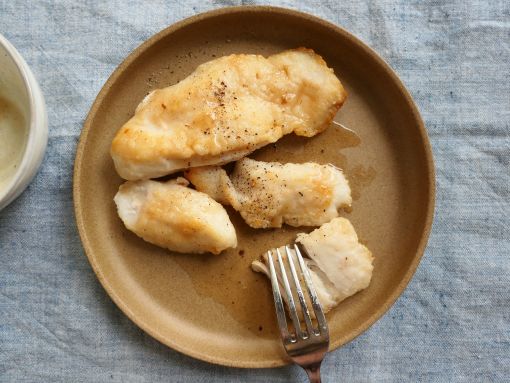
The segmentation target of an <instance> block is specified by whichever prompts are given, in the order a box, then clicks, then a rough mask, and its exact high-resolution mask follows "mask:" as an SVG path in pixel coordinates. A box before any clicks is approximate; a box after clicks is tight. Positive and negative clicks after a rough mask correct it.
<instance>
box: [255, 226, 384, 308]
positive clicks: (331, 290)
mask: <svg viewBox="0 0 510 383" xmlns="http://www.w3.org/2000/svg"><path fill="white" fill-rule="evenodd" d="M296 242H299V243H301V244H302V245H303V246H304V247H305V249H306V251H307V253H308V255H309V257H310V258H305V264H306V267H307V268H308V271H309V273H310V277H311V278H312V283H313V286H314V287H315V290H316V292H317V297H318V298H319V301H320V303H321V306H322V308H323V310H324V312H327V311H329V310H331V309H332V308H333V307H335V306H336V305H338V304H339V303H340V302H341V301H343V300H344V299H346V298H348V297H350V296H351V295H354V294H356V293H357V292H358V291H361V290H363V289H365V288H367V287H368V285H369V284H370V280H371V279H372V271H373V269H374V266H373V259H374V257H373V256H372V253H371V252H370V250H368V249H367V248H366V247H365V246H364V245H362V244H361V243H359V242H358V236H357V235H356V232H355V231H354V227H353V226H352V225H351V223H350V222H349V221H348V220H347V219H345V218H340V217H338V218H335V219H333V220H332V221H331V222H328V223H325V224H324V225H322V226H321V227H320V228H318V229H316V230H314V231H312V232H311V233H310V234H304V233H302V234H298V236H297V239H296ZM280 253H281V254H282V255H284V256H285V257H286V252H285V249H284V247H281V248H280ZM303 255H305V254H303ZM291 256H292V257H293V260H294V265H298V262H297V260H296V258H295V254H294V252H293V251H292V252H291ZM285 261H286V260H285ZM297 267H299V266H297ZM252 269H253V270H254V271H257V272H261V273H264V274H266V275H267V276H268V277H270V273H269V268H268V263H267V255H266V254H264V255H263V256H262V257H261V259H260V260H256V261H254V262H253V263H252Z"/></svg>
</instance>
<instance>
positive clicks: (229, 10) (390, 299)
mask: <svg viewBox="0 0 510 383" xmlns="http://www.w3.org/2000/svg"><path fill="white" fill-rule="evenodd" d="M267 12H269V13H276V14H278V15H282V16H291V17H295V18H300V19H303V20H307V21H311V22H313V23H316V24H320V25H322V26H324V27H326V28H328V29H331V30H333V31H334V32H335V33H338V34H340V35H342V36H343V37H344V38H345V39H347V40H349V41H351V42H353V43H354V44H355V45H357V46H358V47H359V48H360V49H361V50H362V51H364V52H365V53H366V54H367V55H368V56H370V57H371V58H372V59H373V60H374V61H375V62H376V63H377V64H378V65H380V66H381V68H383V69H384V71H385V72H386V73H387V74H388V76H390V78H391V80H392V81H393V82H394V83H395V85H396V86H397V87H398V89H399V91H400V92H401V93H402V95H403V96H404V98H405V100H406V102H407V103H408V105H409V107H410V111H411V113H412V115H413V117H414V119H415V120H416V122H417V126H418V129H419V135H420V138H421V140H422V142H423V147H424V151H425V160H426V164H427V175H428V177H427V181H428V182H427V183H428V185H429V187H428V201H427V202H428V205H427V208H426V216H425V219H424V228H423V233H422V236H421V238H420V241H419V243H418V246H417V250H416V255H415V257H414V258H413V259H412V261H411V263H410V265H409V267H408V269H407V271H406V273H405V275H404V277H403V278H402V279H401V280H400V282H399V284H398V285H397V287H396V288H395V289H394V290H393V292H392V293H391V294H389V295H388V296H387V297H386V299H385V300H384V302H383V303H382V304H381V305H380V306H379V308H378V309H377V310H376V311H374V313H372V315H370V316H369V319H368V320H366V321H365V322H364V323H363V324H361V325H359V326H358V327H356V328H355V329H353V330H352V331H350V333H349V334H347V335H346V336H344V337H341V338H339V339H337V340H335V341H334V342H332V343H331V344H330V349H329V350H330V351H333V350H335V349H337V348H339V347H340V346H342V345H344V344H346V343H348V342H350V341H352V340H353V339H354V338H356V337H357V336H359V335H361V334H362V333H363V332H365V331H366V330H367V329H368V328H369V327H370V326H372V325H373V324H374V323H375V322H376V321H377V320H379V319H380V318H381V317H382V316H383V315H384V314H385V313H386V312H387V311H388V310H389V309H390V308H391V306H393V304H394V303H395V302H396V300H397V299H398V297H399V296H400V295H401V294H402V293H403V291H404V290H405V288H406V287H407V285H408V284H409V282H410V280H411V278H412V277H413V275H414V273H415V271H416V269H417V267H418V265H419V263H420V260H421V258H422V256H423V254H424V251H425V248H426V245H427V242H428V238H429V235H430V231H431V228H432V221H433V218H434V207H435V192H436V190H435V189H436V186H435V169H434V160H433V155H432V149H431V145H430V141H429V138H428V135H427V130H426V128H425V124H424V123H423V120H422V118H421V116H420V113H419V111H418V107H417V106H416V104H415V102H414V100H413V98H412V96H411V95H410V93H409V91H408V90H407V89H406V88H405V86H404V84H403V82H402V80H400V78H399V77H398V75H397V74H396V73H395V71H394V70H393V69H392V68H391V67H390V65H389V64H388V63H386V61H384V59H382V58H381V57H380V56H379V55H378V54H377V53H376V52H375V51H374V50H373V49H372V48H370V47H369V46H368V45H367V44H366V43H365V42H363V41H362V40H361V39H359V38H357V37H356V36H354V35H353V34H351V33H350V32H348V31H347V30H345V29H343V28H342V27H340V26H338V25H336V24H333V23H332V22H329V21H326V20H324V19H321V18H320V17H317V16H314V15H311V14H309V13H306V12H302V11H298V10H295V9H289V8H284V7H275V6H267V5H254V6H232V7H222V8H218V9H213V10H210V11H206V12H203V13H199V14H196V15H194V16H191V17H188V18H185V19H182V20H180V21H177V22H175V23H173V24H171V25H170V26H168V27H166V28H164V29H162V30H161V31H159V32H157V33H156V34H154V35H152V36H151V37H150V38H148V39H147V40H145V41H144V42H142V43H141V44H140V45H139V46H138V47H136V48H135V49H134V50H133V51H131V53H129V55H128V56H127V57H126V58H125V59H124V60H123V61H122V62H121V63H120V64H119V65H118V66H117V67H116V68H115V69H114V71H113V72H112V74H111V75H110V77H109V78H108V80H107V81H106V82H105V84H104V85H103V87H102V88H101V90H100V91H99V93H98V95H97V96H96V99H95V100H94V102H93V104H92V107H91V109H90V111H89V113H88V115H87V117H86V119H85V122H84V124H83V129H82V132H81V135H80V139H79V142H78V146H77V150H76V158H75V163H74V173H73V201H74V211H75V218H76V224H77V227H78V232H79V235H80V238H81V241H82V245H83V248H84V250H85V254H86V255H87V258H88V259H89V262H90V264H91V266H92V269H93V270H94V273H95V274H96V276H97V278H98V279H99V282H100V283H101V285H102V286H103V288H104V289H105V290H106V292H107V293H108V295H109V296H110V298H111V299H112V300H113V301H114V303H115V304H116V305H117V306H118V307H119V308H120V309H121V311H122V312H123V313H124V314H125V315H126V316H127V317H128V318H129V319H131V320H132V321H133V322H134V323H135V324H136V325H137V326H139V327H140V328H141V329H142V330H144V331H145V332H146V333H147V334H149V335H150V336H152V337H153V338H155V339H156V340H158V341H159V342H161V343H163V344H165V345H166V346H168V347H171V348H173V349H174V350H176V351H179V352H181V353H183V354H185V355H188V356H190V357H193V358H196V359H199V360H202V361H206V362H209V363H214V364H218V365H223V366H227V367H240V368H272V367H280V366H285V365H288V364H290V363H291V362H290V360H283V359H273V360H269V361H262V362H260V361H255V362H251V361H233V360H231V359H229V358H223V357H220V356H217V355H211V354H208V353H202V352H200V351H197V350H195V349H193V348H190V347H186V346H184V345H182V344H178V343H176V342H174V341H173V339H172V338H171V337H168V336H167V335H164V334H162V333H161V332H160V331H159V330H158V329H156V328H153V327H151V326H150V325H149V324H148V323H147V322H146V321H145V320H144V319H143V318H139V317H138V316H137V315H135V314H134V313H133V312H132V311H131V309H130V308H129V306H128V305H127V304H126V303H125V302H124V301H123V300H122V299H121V298H120V297H119V296H118V295H117V293H116V292H115V290H114V289H113V288H112V287H111V286H110V284H109V282H108V281H107V279H106V278H105V276H104V275H103V273H102V272H101V270H100V267H99V266H98V264H97V262H96V261H95V258H94V256H93V252H92V244H91V242H89V239H88V237H87V233H86V230H85V223H84V219H83V215H82V206H81V201H80V189H81V167H80V166H79V165H80V164H81V163H82V157H83V154H84V149H85V143H86V141H87V136H88V133H89V131H90V128H91V126H92V122H93V121H94V119H95V116H96V114H97V112H98V110H99V107H100V103H101V101H102V99H103V98H104V97H105V95H106V93H107V92H108V91H109V90H110V88H111V87H112V86H113V85H114V84H115V82H116V81H117V79H118V78H119V77H120V76H121V75H122V73H123V72H124V70H125V69H126V68H127V67H129V66H130V65H131V64H132V63H133V62H134V61H135V60H136V59H138V57H139V56H140V55H141V54H143V52H144V51H145V50H146V49H148V48H150V47H151V46H153V45H154V44H156V43H157V42H158V41H160V40H161V39H164V38H165V37H166V36H168V35H170V34H172V33H174V32H176V31H178V30H180V29H182V28H184V27H186V26H189V25H191V24H194V23H196V22H200V21H204V20H207V19H212V18H215V17H218V16H222V15H225V14H242V13H267Z"/></svg>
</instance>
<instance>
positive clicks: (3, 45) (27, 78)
mask: <svg viewBox="0 0 510 383" xmlns="http://www.w3.org/2000/svg"><path fill="white" fill-rule="evenodd" d="M0 96H1V97H3V98H5V99H8V100H9V102H11V103H12V104H14V105H15V106H16V107H17V108H18V109H19V111H20V112H21V113H22V115H23V116H24V121H25V124H26V132H27V134H26V141H25V145H24V149H21V150H22V151H23V154H22V156H21V160H20V162H19V163H18V164H17V167H16V169H17V170H16V171H15V172H14V173H13V174H12V175H11V176H9V178H8V179H6V180H4V182H2V184H0V210H2V209H3V208H4V207H5V206H7V205H8V204H9V203H11V202H12V201H13V200H14V199H15V198H16V197H18V196H19V195H20V194H21V192H22V191H23V190H25V188H26V187H27V186H28V184H29V183H30V181H31V180H32V178H34V176H35V174H36V172H37V169H38V168H39V166H40V165H41V162H42V159H43V157H44V151H45V150H46V144H47V142H48V121H47V116H46V106H45V103H44V97H43V95H42V92H41V89H40V88H39V84H38V83H37V81H36V79H35V77H34V75H33V74H32V71H31V70H30V68H29V67H28V65H27V63H26V62H25V60H23V58H22V57H21V55H20V54H19V52H18V51H17V50H16V48H14V46H13V45H12V44H11V43H9V41H7V39H6V38H5V37H3V36H2V35H1V34H0ZM0 150H1V148H0Z"/></svg>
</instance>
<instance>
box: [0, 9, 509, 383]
mask: <svg viewBox="0 0 510 383" xmlns="http://www.w3.org/2000/svg"><path fill="white" fill-rule="evenodd" d="M241 3H243V4H245V3H250V4H252V3H251V2H244V1H243V2H239V1H212V2H210V1H197V0H192V1H176V2H171V1H151V2H142V1H140V2H135V1H109V2H103V1H97V0H89V1H70V0H63V1H33V2H29V1H11V0H0V33H2V34H4V35H5V36H6V37H7V38H8V39H9V40H10V41H11V42H12V43H13V44H14V45H15V46H16V47H17V48H18V49H19V51H20V52H21V54H22V55H23V56H24V57H25V59H26V60H27V62H28V63H29V64H30V65H31V67H32V69H33V71H34V73H35V75H36V77H37V78H38V79H39V81H40V84H41V87H42V90H43V92H44V94H45V96H46V101H47V106H48V115H49V145H48V151H47V154H46V157H45V160H44V162H43V165H42V167H41V170H40V172H39V174H38V175H37V177H36V178H35V180H34V182H33V183H32V184H31V185H30V187H29V188H28V190H27V191H26V192H25V193H24V194H23V195H22V196H21V197H20V198H18V199H17V200H16V201H15V202H14V203H12V204H11V205H10V206H9V207H8V208H6V209H5V210H4V211H2V212H0V381H1V382H167V381H168V382H170V381H171V382H227V381H232V382H233V381H242V382H264V383H265V382H305V381H306V378H305V376H304V374H303V373H302V371H301V370H300V369H299V368H297V367H285V368H280V369H268V370H242V369H231V368H226V367H220V366H214V365H209V364H207V363H204V362H201V361H197V360H193V359H191V358H188V357H186V356H184V355H181V354H179V353H177V352H175V351H173V350H171V349H169V348H167V347H165V346H164V345H162V344H160V343H158V342H157V341H155V340H153V339H152V338H151V337H149V336H148V335H146V334H145V333H144V332H142V331H141V330H140V329H138V328H137V327H136V326H135V325H134V324H133V323H132V322H131V321H130V320H129V319H127V318H126V317H125V316H124V315H123V314H122V313H121V312H120V310H119V309H117V307H116V306H115V305H114V304H113V303H112V301H111V300H110V298H109V297H108V296H107V295H106V293H105V292H104V290H103V288H102V287H101V286H100V284H99V282H98V281H97V279H96V277H95V275H94V273H93V272H92V269H91V267H90V265H89V263H88V261H87V258H86V256H85V255H84V253H83V249H82V247H81V244H80V240H79V238H78V234H77V230H76V227H75V224H74V215H73V203H72V195H71V188H72V170H73V161H74V153H75V149H76V143H77V140H78V136H79V134H80V130H81V127H82V123H83V120H84V118H85V116H86V114H87V112H88V110H89V108H90V106H91V103H92V101H93V100H94V98H95V96H96V94H97V93H98V91H99V90H100V88H101V86H102V85H103V83H104V82H105V81H106V79H107V78H108V76H109V75H110V73H111V72H112V71H113V70H114V68H115V67H116V66H117V65H118V64H119V63H120V62H121V61H122V60H123V59H124V57H125V56H126V55H127V54H128V53H129V52H130V51H131V50H132V49H134V48H135V47H137V46H138V45H139V44H140V43H141V42H143V41H144V40H145V39H147V38H148V37H150V36H151V35H152V34H154V33H155V32H157V31H159V30H161V29H163V28H165V27H166V26H168V25H170V24H172V23H174V22H175V21H178V20H180V19H183V18H185V17H188V16H191V15H194V14H196V13H199V12H203V11H207V10H210V9H213V8H217V7H221V6H227V5H240V4H241ZM260 3H262V2H260ZM260 3H259V4H260ZM271 4H273V5H280V6H286V7H292V8H297V9H300V10H302V11H305V12H309V13H312V14H315V15H317V16H320V17H322V18H325V19H327V20H329V21H332V22H334V23H336V24H338V25H341V26H343V27H345V28H346V29H348V30H349V31H351V32H352V33H354V34H355V35H357V36H358V37H360V38H361V39H362V40H363V41H365V42H366V43H367V44H369V45H370V46H371V47H373V48H374V49H376V50H377V51H378V52H379V53H380V54H381V55H382V57H383V58H384V59H386V60H387V61H388V62H389V63H390V65H391V66H392V67H393V68H394V69H395V70H396V71H397V73H398V74H399V75H400V76H401V78H402V80H403V81H404V83H405V84H406V85H407V86H408V88H409V90H410V92H411V93H412V94H413V96H414V97H415V100H416V102H417V103H418V106H419V108H420V110H421V112H422V115H423V118H424V120H425V123H426V125H427V129H428V132H429V135H430V138H431V141H432V147H433V150H434V156H435V161H436V167H437V169H436V170H437V206H436V217H435V222H434V226H433V231H432V234H431V238H430V241H429V246H428V249H427V251H426V255H425V257H424V258H423V260H422V263H421V265H420V267H419V269H418V271H417V273H416V275H415V277H414V279H413V280H412V282H411V283H410V285H409V287H408V288H407V290H406V291H405V292H404V294H403V295H402V297H401V298H400V299H399V300H398V301H397V303H396V304H395V305H394V306H393V307H392V309H391V310H390V311H389V312H388V313H387V314H386V315H385V316H384V317H383V318H382V319H381V320H380V321H379V322H378V323H376V324H375V325H374V326H373V327H372V328H370V329H369V330H368V331H367V332H366V333H364V334H363V335H362V336H360V337H359V338H357V339H356V340H354V341H353V342H351V343H350V344H348V345H346V346H345V347H343V348H341V349H339V350H337V351H335V352H333V353H332V354H330V355H329V356H328V357H327V359H326V360H325V363H324V364H323V375H324V381H325V382H340V381H341V382H401V381H410V382H415V381H426V382H479V381H487V382H489V381H493V382H504V381H509V380H510V258H509V257H510V254H509V251H510V240H509V239H510V232H509V231H510V198H509V197H510V193H509V189H510V127H509V121H510V92H509V91H510V3H509V2H508V1H504V0H502V1H496V0H493V1H484V0H469V1H460V0H459V1H444V2H443V1H437V0H430V1H428V0H427V1H423V0H410V1H409V0H400V1H399V0H379V1H353V2H350V1H337V0H334V1H332V0H331V1H318V0H314V1H308V2H307V1H304V0H300V1H296V2H293V1H274V2H271Z"/></svg>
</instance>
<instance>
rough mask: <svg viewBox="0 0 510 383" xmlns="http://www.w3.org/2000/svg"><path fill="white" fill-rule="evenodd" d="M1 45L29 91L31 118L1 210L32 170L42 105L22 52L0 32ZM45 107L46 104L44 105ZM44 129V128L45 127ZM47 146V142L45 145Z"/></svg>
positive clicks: (1, 196)
mask: <svg viewBox="0 0 510 383" xmlns="http://www.w3.org/2000/svg"><path fill="white" fill-rule="evenodd" d="M0 46H2V47H3V48H4V49H5V52H6V53H7V54H8V55H9V57H10V58H11V59H12V61H13V62H14V64H15V66H16V69H17V71H18V73H19V75H20V77H21V79H22V80H23V84H24V85H25V91H26V92H27V96H28V100H29V105H28V107H29V118H30V120H29V121H28V124H27V127H28V134H27V139H26V142H25V147H24V148H23V156H22V158H21V162H20V163H19V167H18V170H16V172H15V173H14V175H13V176H12V177H11V179H10V180H9V182H8V183H7V185H6V186H5V188H3V191H1V190H0V210H1V209H2V208H3V207H5V206H7V205H8V204H9V203H10V202H12V200H13V199H14V198H15V197H16V196H17V193H16V186H17V185H19V184H21V183H22V181H23V177H24V176H25V175H27V174H28V173H29V172H30V165H31V159H32V152H33V150H32V149H33V148H34V146H35V145H36V139H37V137H36V136H37V131H38V127H39V124H38V120H37V109H38V106H40V105H41V103H40V101H39V100H37V97H36V86H37V83H36V80H35V78H34V76H33V74H32V72H31V70H30V68H29V66H28V64H27V63H26V61H25V60H24V59H23V57H22V56H21V54H20V53H19V52H18V50H17V49H16V47H15V46H14V45H13V44H12V43H11V42H10V41H9V40H7V38H6V37H5V36H3V35H2V34H1V33H0ZM42 107H43V109H44V105H42ZM43 129H44V128H43ZM46 129H47V128H46ZM43 146H46V143H45V144H44V145H43Z"/></svg>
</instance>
